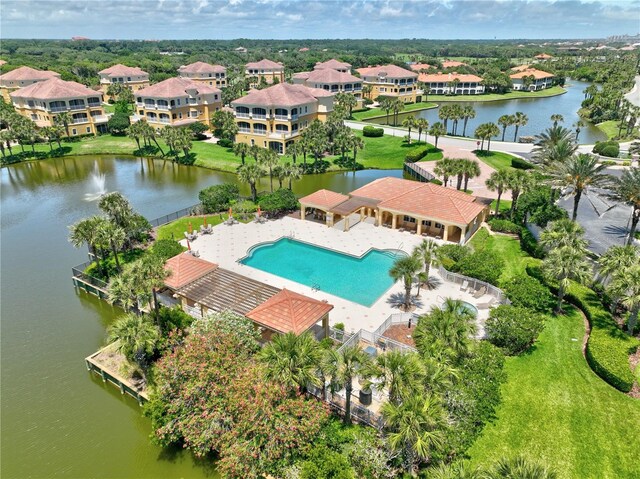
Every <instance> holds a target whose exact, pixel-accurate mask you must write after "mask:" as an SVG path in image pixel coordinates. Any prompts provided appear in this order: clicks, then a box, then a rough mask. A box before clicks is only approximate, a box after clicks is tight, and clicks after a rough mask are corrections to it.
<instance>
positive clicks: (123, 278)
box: [107, 273, 138, 311]
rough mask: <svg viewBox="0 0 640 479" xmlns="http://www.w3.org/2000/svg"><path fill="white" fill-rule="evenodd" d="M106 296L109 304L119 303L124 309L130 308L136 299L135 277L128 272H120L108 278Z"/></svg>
mask: <svg viewBox="0 0 640 479" xmlns="http://www.w3.org/2000/svg"><path fill="white" fill-rule="evenodd" d="M107 293H108V298H109V302H111V304H113V303H119V304H120V306H122V309H124V310H125V311H129V310H131V308H133V307H134V306H135V305H136V304H137V299H138V292H137V291H136V284H135V278H134V277H133V276H131V275H130V274H128V273H121V274H119V275H118V276H115V277H113V278H111V279H110V280H109V286H108V290H107Z"/></svg>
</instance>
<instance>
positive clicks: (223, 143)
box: [218, 138, 233, 148]
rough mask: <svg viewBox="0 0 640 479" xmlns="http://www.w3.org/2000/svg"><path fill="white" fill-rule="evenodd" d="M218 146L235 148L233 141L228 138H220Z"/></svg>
mask: <svg viewBox="0 0 640 479" xmlns="http://www.w3.org/2000/svg"><path fill="white" fill-rule="evenodd" d="M218 146H221V147H222V148H233V140H230V139H228V138H220V139H219V140H218Z"/></svg>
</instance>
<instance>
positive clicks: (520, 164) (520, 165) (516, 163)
mask: <svg viewBox="0 0 640 479" xmlns="http://www.w3.org/2000/svg"><path fill="white" fill-rule="evenodd" d="M511 166H512V167H513V168H517V169H519V170H531V169H533V165H532V164H531V163H529V162H528V161H526V160H523V159H522V158H512V159H511Z"/></svg>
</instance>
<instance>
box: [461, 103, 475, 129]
mask: <svg viewBox="0 0 640 479" xmlns="http://www.w3.org/2000/svg"><path fill="white" fill-rule="evenodd" d="M475 117H476V110H475V109H474V108H473V107H472V106H471V105H465V106H463V107H462V118H463V120H464V123H463V125H462V136H466V132H467V123H468V121H469V120H470V119H473V118H475Z"/></svg>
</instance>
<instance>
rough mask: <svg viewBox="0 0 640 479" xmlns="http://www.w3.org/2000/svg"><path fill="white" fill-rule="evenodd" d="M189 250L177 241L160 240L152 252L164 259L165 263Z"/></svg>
mask: <svg viewBox="0 0 640 479" xmlns="http://www.w3.org/2000/svg"><path fill="white" fill-rule="evenodd" d="M186 249H187V248H185V247H184V246H182V245H181V244H180V243H178V242H177V241H176V240H173V239H160V240H157V241H156V242H155V243H154V244H153V247H152V248H151V252H152V253H153V254H155V255H156V256H159V257H160V258H162V260H163V261H166V260H168V259H169V258H173V257H174V256H176V255H178V254H180V253H182V252H183V251H185V250H186Z"/></svg>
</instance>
